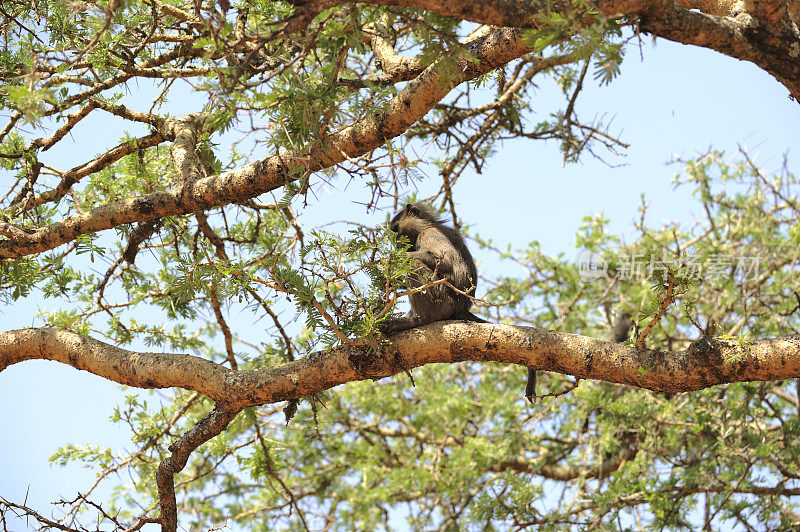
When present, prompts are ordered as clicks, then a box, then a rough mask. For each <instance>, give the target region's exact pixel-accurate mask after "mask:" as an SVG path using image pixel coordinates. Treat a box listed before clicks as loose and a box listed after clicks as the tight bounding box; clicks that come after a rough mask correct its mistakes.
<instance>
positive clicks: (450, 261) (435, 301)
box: [382, 203, 488, 334]
mask: <svg viewBox="0 0 800 532" xmlns="http://www.w3.org/2000/svg"><path fill="white" fill-rule="evenodd" d="M389 230H390V231H392V232H393V233H395V235H397V237H398V245H404V244H403V243H402V238H401V237H405V239H406V240H407V244H408V246H409V248H408V249H407V251H406V253H407V254H408V255H409V256H411V257H412V258H414V259H416V260H415V261H414V263H415V264H414V272H413V273H412V274H411V275H410V276H409V279H408V280H407V283H406V286H407V287H408V288H416V287H419V286H423V285H425V284H427V283H430V282H431V281H436V280H439V279H446V280H447V283H443V284H438V285H435V286H431V287H428V288H426V289H425V290H423V291H421V292H417V293H415V294H411V295H410V296H409V299H410V300H411V313H410V314H409V315H408V316H406V317H404V318H393V319H391V320H387V321H386V322H385V323H384V325H383V327H382V330H383V332H384V333H386V334H392V333H396V332H399V331H404V330H406V329H411V328H414V327H419V326H420V325H425V324H428V323H432V322H434V321H443V320H468V321H475V322H479V323H488V322H487V321H486V320H484V319H481V318H479V317H477V316H475V315H474V314H472V313H471V312H470V311H469V308H470V307H471V306H472V300H471V299H470V297H471V296H474V295H475V285H476V282H477V279H478V270H477V269H476V268H475V260H474V259H473V258H472V255H471V254H470V252H469V249H467V245H466V244H465V243H464V238H463V237H462V236H461V233H459V232H458V230H456V229H453V228H452V227H448V226H446V225H445V224H444V222H442V221H441V220H440V219H439V218H437V217H436V215H435V214H434V213H433V211H431V209H430V208H428V207H427V206H426V205H423V204H420V203H408V204H407V205H406V206H405V208H403V209H402V210H401V211H400V212H398V213H397V214H396V215H395V217H394V218H392V221H391V222H390V224H389ZM448 285H449V286H448ZM453 287H455V288H456V290H453Z"/></svg>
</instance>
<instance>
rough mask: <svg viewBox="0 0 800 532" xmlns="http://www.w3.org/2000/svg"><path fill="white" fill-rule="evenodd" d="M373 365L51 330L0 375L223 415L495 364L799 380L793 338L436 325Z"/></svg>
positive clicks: (711, 380)
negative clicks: (189, 395) (656, 346)
mask: <svg viewBox="0 0 800 532" xmlns="http://www.w3.org/2000/svg"><path fill="white" fill-rule="evenodd" d="M392 340H393V341H394V349H396V351H394V352H392V351H389V350H385V351H384V352H383V353H382V354H383V356H379V355H376V354H374V352H373V354H369V350H368V348H366V347H363V348H362V347H354V346H342V347H339V348H336V349H333V350H330V351H326V352H317V353H313V354H311V355H309V356H307V357H305V358H303V359H300V360H296V361H293V362H289V363H286V364H282V365H279V366H274V367H271V368H265V369H259V370H250V371H234V370H230V369H227V368H225V367H224V366H221V365H219V364H216V363H214V362H210V361H208V360H205V359H202V358H199V357H196V356H193V355H187V354H170V353H137V352H133V351H128V350H125V349H121V348H118V347H115V346H112V345H109V344H106V343H104V342H100V341H99V340H95V339H92V338H89V337H86V336H82V335H79V334H75V333H71V332H66V331H61V330H57V329H51V328H38V329H21V330H16V331H7V332H4V333H0V371H2V370H3V369H5V368H7V367H8V366H10V365H12V364H16V363H18V362H22V361H23V360H34V359H44V360H55V361H58V362H62V363H64V364H68V365H70V366H73V367H75V368H77V369H82V370H86V371H89V372H91V373H94V374H95V375H99V376H101V377H105V378H107V379H109V380H112V381H114V382H118V383H120V384H125V385H128V386H135V387H138V388H170V387H179V388H185V389H188V390H194V391H197V392H199V393H202V394H204V395H206V396H207V397H209V398H210V399H212V400H213V401H214V402H215V403H216V404H217V405H218V406H225V407H226V408H228V409H236V408H245V407H248V406H255V405H262V404H266V403H274V402H278V401H284V400H288V399H297V398H300V397H304V396H308V395H313V394H316V393H319V392H322V391H324V390H328V389H330V388H333V387H334V386H338V385H340V384H345V383H347V382H352V381H359V380H366V379H380V378H383V377H389V376H391V375H394V374H397V373H400V372H404V371H406V370H407V369H409V368H415V367H419V366H424V365H426V364H436V363H453V362H460V361H465V360H472V361H478V362H502V363H507V364H519V365H522V366H528V367H532V368H534V369H536V370H545V371H554V372H558V373H563V374H567V375H573V376H575V377H578V378H580V379H594V380H605V381H609V382H617V383H621V384H628V385H631V386H636V387H640V388H647V389H650V390H660V391H668V392H686V391H693V390H700V389H703V388H708V387H709V386H714V385H716V384H724V383H730V382H741V381H773V380H781V379H788V378H797V377H800V336H787V337H781V338H775V339H769V340H760V341H757V342H753V343H750V344H743V345H740V344H739V343H736V342H727V341H721V340H715V339H701V340H698V341H697V342H694V343H693V344H692V345H691V346H690V347H689V348H688V349H686V350H685V351H676V352H669V351H656V350H637V349H635V348H633V347H629V346H626V345H622V344H615V343H612V342H608V341H605V340H598V339H595V338H590V337H587V336H579V335H575V334H568V333H562V332H555V331H548V330H546V329H537V328H533V327H516V326H511V325H499V324H498V325H493V324H476V323H464V322H437V323H433V324H430V325H427V326H425V327H419V328H417V329H412V330H410V331H406V332H403V333H400V334H397V335H395V336H393V337H392Z"/></svg>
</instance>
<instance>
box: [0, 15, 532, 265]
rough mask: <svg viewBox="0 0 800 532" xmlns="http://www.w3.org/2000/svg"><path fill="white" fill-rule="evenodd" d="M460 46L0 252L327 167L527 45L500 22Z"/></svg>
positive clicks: (257, 189) (243, 194)
mask: <svg viewBox="0 0 800 532" xmlns="http://www.w3.org/2000/svg"><path fill="white" fill-rule="evenodd" d="M468 48H469V52H470V53H469V55H470V56H471V59H467V58H465V57H463V55H461V54H458V55H457V57H456V58H452V57H449V56H448V57H444V58H442V59H439V60H437V61H435V62H434V63H433V64H431V65H430V66H429V67H428V68H426V69H425V70H424V71H423V72H422V73H421V74H420V75H419V76H417V77H416V78H415V79H413V80H412V81H410V82H408V84H407V85H406V86H405V87H404V88H403V89H402V90H401V91H399V92H398V93H397V94H396V95H395V96H394V98H392V100H391V101H389V102H388V104H387V105H386V106H385V107H384V108H383V109H380V110H376V111H375V112H374V113H372V114H371V115H369V116H367V117H365V118H363V119H362V120H359V121H358V122H356V123H354V124H353V125H351V126H348V127H346V128H344V129H342V130H340V131H338V132H335V133H331V134H329V135H326V136H325V137H323V138H322V139H321V140H320V141H319V142H316V143H314V144H313V146H312V147H310V148H308V147H304V148H301V149H297V150H287V151H285V152H280V153H278V154H276V155H272V156H270V157H267V158H265V159H261V160H259V161H255V162H253V163H251V164H249V165H246V166H244V167H242V168H238V169H236V170H232V171H229V172H225V173H222V174H218V175H215V176H210V177H207V178H203V179H198V180H196V181H194V182H190V183H186V184H184V185H183V186H182V187H179V188H176V189H172V190H169V191H160V192H154V193H151V194H147V195H144V196H140V197H137V198H132V199H126V200H122V201H118V202H115V203H110V204H107V205H102V206H100V207H97V208H95V209H93V210H91V211H89V212H87V213H82V214H76V215H73V216H70V217H68V218H65V219H64V220H62V221H61V222H57V223H54V224H52V225H50V226H47V227H43V228H40V229H38V230H36V231H33V232H32V233H31V234H30V235H26V236H24V237H22V236H20V238H6V239H3V240H0V258H17V257H21V256H25V255H30V254H33V253H39V252H42V251H46V250H49V249H53V248H55V247H57V246H59V245H61V244H64V243H67V242H70V241H71V240H74V239H75V238H76V237H78V236H79V235H82V234H86V233H93V232H97V231H102V230H105V229H110V228H112V227H115V226H117V225H120V224H125V223H133V222H140V221H144V220H149V219H152V218H162V217H164V216H176V215H182V214H186V213H190V212H194V211H199V210H206V209H210V208H214V207H218V206H221V205H227V204H229V203H239V202H243V201H246V200H247V199H249V198H253V197H255V196H258V195H260V194H263V193H264V192H269V191H271V190H275V189H276V188H278V187H281V186H283V185H284V184H285V183H287V182H289V181H292V180H294V179H297V178H298V177H300V176H301V175H304V173H305V172H313V171H317V170H321V169H323V168H328V167H330V166H333V165H335V164H338V163H341V162H343V161H345V160H346V159H347V158H355V157H359V156H361V155H363V154H365V153H368V152H370V151H372V150H374V149H376V148H378V147H379V146H381V145H382V144H384V143H385V142H386V141H388V140H390V139H392V138H394V137H396V136H398V135H400V134H402V133H404V132H405V131H406V130H407V129H408V127H409V126H411V125H412V124H413V123H415V122H416V121H417V120H419V119H420V118H422V117H423V116H424V115H425V114H426V113H427V112H428V111H429V110H430V109H432V108H433V106H434V105H435V104H436V103H438V102H439V101H440V100H441V99H442V98H444V97H445V96H446V95H447V93H449V92H450V90H451V89H452V88H453V87H455V86H456V85H458V84H459V83H461V82H463V81H465V80H470V79H473V78H475V77H477V76H479V75H481V74H485V73H486V72H490V71H492V70H493V69H495V68H497V67H498V66H501V65H504V64H505V63H507V62H509V61H511V60H513V59H516V58H518V57H520V56H521V55H523V54H524V53H526V52H527V51H528V48H527V46H526V45H525V43H524V42H523V41H522V39H521V37H520V33H519V32H518V31H516V30H513V29H508V28H503V29H497V30H494V31H492V32H491V33H489V34H488V35H486V36H484V37H481V38H479V39H476V40H475V41H473V42H470V43H469V45H468ZM298 170H301V171H298Z"/></svg>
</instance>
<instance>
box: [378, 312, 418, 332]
mask: <svg viewBox="0 0 800 532" xmlns="http://www.w3.org/2000/svg"><path fill="white" fill-rule="evenodd" d="M426 323H430V321H425V320H423V319H422V318H420V317H419V316H417V315H412V316H407V317H405V318H390V319H387V320H386V321H384V322H383V323H382V324H381V326H380V330H381V332H382V333H383V334H385V335H386V336H390V335H392V334H394V333H398V332H400V331H405V330H407V329H413V328H414V327H419V326H420V325H425V324H426Z"/></svg>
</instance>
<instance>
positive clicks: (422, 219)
mask: <svg viewBox="0 0 800 532" xmlns="http://www.w3.org/2000/svg"><path fill="white" fill-rule="evenodd" d="M440 223H441V222H440V221H439V219H438V218H437V217H436V215H435V214H433V211H432V210H431V209H430V208H429V207H428V206H427V205H424V204H422V203H406V206H405V207H404V208H403V209H402V210H401V211H400V212H398V213H397V214H395V216H394V218H392V221H391V222H389V230H390V231H391V232H393V233H394V234H396V235H397V236H398V237H400V236H404V237H406V239H408V241H409V243H410V244H411V249H415V248H416V243H417V236H419V234H420V233H421V232H422V231H423V230H425V229H427V228H428V227H431V226H434V225H438V224H440ZM398 244H399V245H401V243H400V241H399V240H398Z"/></svg>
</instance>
